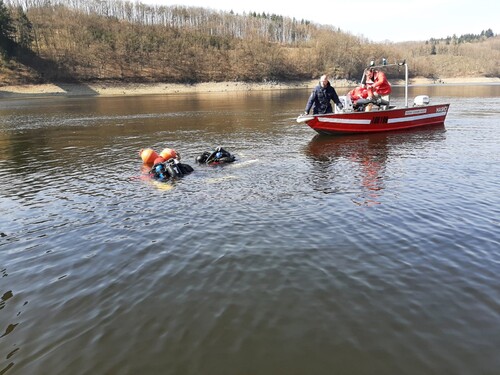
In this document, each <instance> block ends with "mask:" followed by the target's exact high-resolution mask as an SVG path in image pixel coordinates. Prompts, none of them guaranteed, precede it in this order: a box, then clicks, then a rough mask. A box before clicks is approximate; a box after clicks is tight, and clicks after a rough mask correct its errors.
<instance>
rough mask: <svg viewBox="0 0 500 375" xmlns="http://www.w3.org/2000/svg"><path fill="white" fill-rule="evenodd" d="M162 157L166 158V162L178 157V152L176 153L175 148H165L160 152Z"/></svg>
mask: <svg viewBox="0 0 500 375" xmlns="http://www.w3.org/2000/svg"><path fill="white" fill-rule="evenodd" d="M160 156H161V157H162V158H164V159H165V160H168V159H172V158H174V159H175V158H176V157H177V151H175V150H174V149H173V148H164V149H163V151H162V152H160Z"/></svg>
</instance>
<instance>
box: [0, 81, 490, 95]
mask: <svg viewBox="0 0 500 375" xmlns="http://www.w3.org/2000/svg"><path fill="white" fill-rule="evenodd" d="M391 83H392V84H393V85H395V86H399V85H403V84H404V81H393V82H391ZM316 84H317V80H310V81H297V82H265V83H246V82H204V83H197V84H174V83H151V84H149V83H118V82H94V83H88V84H70V83H59V84H58V83H48V84H37V85H13V86H3V87H0V99H7V98H23V97H24V98H27V97H40V96H120V95H121V96H123V95H158V94H183V93H224V92H237V91H244V92H247V91H269V90H290V89H312V88H314V87H315V86H316ZM447 84H453V85H458V84H462V85H470V84H500V78H487V77H462V78H441V79H437V80H432V79H428V78H412V79H410V86H420V85H423V86H425V85H447ZM332 85H333V87H335V88H347V87H354V86H356V85H357V82H355V81H348V80H333V81H332ZM337 91H338V90H337ZM339 95H340V94H339Z"/></svg>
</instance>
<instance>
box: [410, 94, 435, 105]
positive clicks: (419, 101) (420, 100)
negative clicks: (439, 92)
mask: <svg viewBox="0 0 500 375" xmlns="http://www.w3.org/2000/svg"><path fill="white" fill-rule="evenodd" d="M430 102H431V99H430V98H429V96H427V95H418V96H416V97H415V99H414V100H413V106H422V105H428V104H429V103H430Z"/></svg>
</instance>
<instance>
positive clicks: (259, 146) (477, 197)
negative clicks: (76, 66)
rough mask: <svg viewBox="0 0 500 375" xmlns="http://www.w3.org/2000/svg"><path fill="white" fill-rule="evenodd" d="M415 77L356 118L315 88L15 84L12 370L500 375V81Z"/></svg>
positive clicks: (1, 305)
mask: <svg viewBox="0 0 500 375" xmlns="http://www.w3.org/2000/svg"><path fill="white" fill-rule="evenodd" d="M338 91H339V93H340V94H343V91H347V90H342V89H339V90H338ZM419 94H429V95H430V96H431V102H433V103H438V102H449V103H450V104H451V106H450V112H449V114H448V117H447V121H446V124H445V126H439V127H433V128H429V129H422V130H415V131H405V132H399V133H398V132H395V133H388V134H377V135H362V136H343V137H328V136H317V135H316V133H315V132H314V131H313V130H311V129H310V128H309V127H307V126H306V125H299V124H297V123H296V121H295V119H296V117H297V115H298V114H299V113H301V112H302V111H303V109H304V106H305V104H306V100H307V97H308V95H309V90H302V89H299V90H291V91H281V92H278V91H277V92H244V93H241V92H234V93H223V94H216V93H207V94H190V95H169V96H165V95H161V96H142V97H107V98H106V97H82V98H75V97H71V98H69V97H68V98H65V97H57V98H54V97H52V98H42V97H40V98H25V99H2V100H0V207H1V216H0V233H1V234H0V235H1V237H0V298H1V299H0V374H1V375H3V374H9V375H12V374H50V375H54V374H64V375H66V374H72V375H75V374H120V375H122V374H175V375H179V374H181V375H183V374H186V375H191V374H193V375H194V374H208V375H212V374H213V375H224V374H227V375H246V374H259V375H267V374H269V375H276V374H286V375H289V374H298V375H302V374H304V375H309V374H315V375H317V374H325V375H326V374H328V375H330V374H419V375H420V374H482V375H485V374H491V375H493V374H499V373H500V357H499V356H498V354H499V348H500V277H499V275H500V198H499V197H500V194H499V186H500V85H483V86H472V85H471V86H427V87H424V86H423V87H412V88H411V89H410V97H411V98H412V97H414V96H415V95H419ZM403 96H404V93H403V90H402V89H401V88H395V93H394V94H393V97H392V99H393V102H394V103H395V104H400V103H402V102H403ZM216 146H223V147H224V148H226V149H227V150H228V151H230V152H231V153H233V154H235V155H236V157H237V161H236V162H235V163H234V164H231V165H225V166H216V167H208V166H199V165H197V164H196V163H195V162H194V160H195V157H196V156H198V155H199V154H201V153H202V152H203V151H209V150H210V149H212V148H214V147H216ZM146 147H152V148H154V149H156V150H157V151H158V152H159V151H161V150H162V149H163V148H165V147H172V148H175V149H176V150H177V151H179V152H180V153H181V155H182V161H183V162H184V163H187V164H189V165H191V166H192V167H193V168H194V172H193V173H192V174H190V175H188V176H186V177H185V178H184V179H182V180H178V181H176V182H174V183H172V184H160V183H154V182H152V181H150V180H148V179H147V178H145V168H144V167H143V166H142V162H141V160H140V159H139V157H138V151H139V150H140V149H142V148H146Z"/></svg>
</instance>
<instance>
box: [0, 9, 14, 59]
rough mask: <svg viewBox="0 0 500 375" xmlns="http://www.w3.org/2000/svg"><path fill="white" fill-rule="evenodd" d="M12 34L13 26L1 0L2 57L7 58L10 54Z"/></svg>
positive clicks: (0, 46)
mask: <svg viewBox="0 0 500 375" xmlns="http://www.w3.org/2000/svg"><path fill="white" fill-rule="evenodd" d="M13 34H14V26H12V17H11V14H10V11H9V9H8V8H7V6H6V5H5V4H4V2H3V0H0V52H1V53H2V54H3V55H4V56H8V55H10V53H11V50H12V46H11V43H12V35H13Z"/></svg>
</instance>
